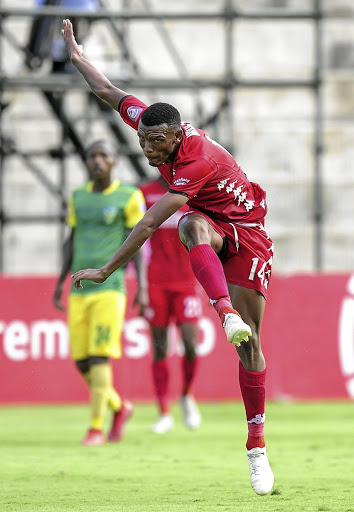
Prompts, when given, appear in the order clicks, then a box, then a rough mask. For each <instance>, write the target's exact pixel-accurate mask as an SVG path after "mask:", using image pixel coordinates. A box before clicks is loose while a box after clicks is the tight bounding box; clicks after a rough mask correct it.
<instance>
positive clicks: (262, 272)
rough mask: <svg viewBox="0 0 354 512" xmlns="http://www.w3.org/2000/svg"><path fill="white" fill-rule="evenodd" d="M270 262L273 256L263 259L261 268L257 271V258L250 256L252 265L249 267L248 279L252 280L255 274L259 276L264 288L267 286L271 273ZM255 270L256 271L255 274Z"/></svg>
mask: <svg viewBox="0 0 354 512" xmlns="http://www.w3.org/2000/svg"><path fill="white" fill-rule="evenodd" d="M272 262H273V258H272V256H271V257H270V258H269V260H268V261H265V262H264V263H263V264H262V265H261V268H260V269H259V270H258V272H257V267H258V266H259V265H258V264H259V258H252V267H251V270H250V274H249V276H248V279H249V280H250V281H254V278H255V276H256V275H257V276H258V277H259V279H260V281H261V283H262V285H263V286H264V287H265V288H268V284H269V280H270V275H271V272H272V270H271V266H272ZM261 263H262V262H261ZM256 272H257V274H256Z"/></svg>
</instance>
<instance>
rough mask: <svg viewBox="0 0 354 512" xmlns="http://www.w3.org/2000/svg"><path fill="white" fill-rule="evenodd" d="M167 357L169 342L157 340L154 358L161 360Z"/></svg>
mask: <svg viewBox="0 0 354 512" xmlns="http://www.w3.org/2000/svg"><path fill="white" fill-rule="evenodd" d="M166 357H167V343H164V342H159V341H155V343H154V360H155V361H161V360H162V359H166Z"/></svg>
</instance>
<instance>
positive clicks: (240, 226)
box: [180, 210, 274, 299]
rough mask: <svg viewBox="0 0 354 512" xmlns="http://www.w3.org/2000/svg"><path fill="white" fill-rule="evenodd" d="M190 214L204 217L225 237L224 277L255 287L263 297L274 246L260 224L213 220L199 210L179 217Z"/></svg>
mask: <svg viewBox="0 0 354 512" xmlns="http://www.w3.org/2000/svg"><path fill="white" fill-rule="evenodd" d="M191 214H196V215H202V216H203V217H205V219H206V220H207V221H208V223H209V224H210V225H211V226H212V228H213V229H214V230H215V231H216V232H217V233H219V235H220V236H221V237H222V238H223V239H224V240H226V246H225V250H224V251H222V254H221V255H220V260H221V263H222V266H223V269H224V273H225V277H226V281H227V282H228V283H231V284H236V285H239V286H243V287H245V288H253V289H254V290H258V291H259V292H261V294H262V295H263V296H264V298H265V299H266V298H267V288H268V284H269V281H270V276H271V271H272V261H273V250H274V246H273V241H272V239H271V238H270V237H269V236H268V235H267V233H266V231H265V229H264V226H263V224H262V223H261V222H250V223H247V222H232V223H231V222H225V221H222V220H214V219H211V218H210V217H208V215H205V214H204V213H202V212H200V211H198V210H189V211H188V212H186V213H184V214H183V216H182V217H181V219H183V217H184V216H186V215H191ZM181 219H180V221H181Z"/></svg>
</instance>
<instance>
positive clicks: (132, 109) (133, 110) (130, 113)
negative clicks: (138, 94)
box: [127, 106, 143, 121]
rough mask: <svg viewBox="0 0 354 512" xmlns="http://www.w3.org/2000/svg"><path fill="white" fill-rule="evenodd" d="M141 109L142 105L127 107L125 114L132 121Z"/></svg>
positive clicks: (136, 117)
mask: <svg viewBox="0 0 354 512" xmlns="http://www.w3.org/2000/svg"><path fill="white" fill-rule="evenodd" d="M142 110H143V108H142V107H133V106H131V107H128V108H127V114H128V116H129V117H130V119H131V120H132V121H136V120H137V119H138V117H139V115H140V113H141V112H142Z"/></svg>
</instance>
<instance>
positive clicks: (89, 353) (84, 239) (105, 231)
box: [54, 141, 148, 446]
mask: <svg viewBox="0 0 354 512" xmlns="http://www.w3.org/2000/svg"><path fill="white" fill-rule="evenodd" d="M86 164H87V167H88V170H89V172H90V175H91V181H89V182H88V183H85V184H84V185H82V186H80V187H78V188H76V189H75V190H74V191H73V193H72V194H71V197H70V199H69V214H68V217H67V223H68V225H69V227H70V228H71V233H70V235H69V237H68V239H67V240H66V242H65V244H64V258H63V265H62V270H61V273H60V276H59V278H58V282H57V286H56V289H55V293H54V304H55V306H56V307H57V308H58V309H60V310H64V307H63V304H62V300H61V297H62V290H63V282H64V280H65V278H66V276H67V274H68V273H69V271H71V272H76V271H77V270H79V269H81V268H84V267H97V266H101V265H103V264H104V262H105V261H106V260H107V259H110V258H111V257H112V256H113V254H114V253H115V251H116V248H117V246H120V245H121V244H122V243H123V241H124V240H125V238H126V236H127V233H129V230H131V229H132V228H133V227H134V226H135V224H137V222H139V220H140V219H141V218H142V217H143V216H144V213H145V209H146V208H145V200H144V197H143V194H142V192H141V191H140V190H139V189H138V188H136V187H133V186H130V185H123V184H122V183H120V182H119V181H118V180H112V178H111V172H112V169H113V167H114V165H115V164H116V155H115V151H114V149H113V148H112V147H111V145H110V144H109V143H108V142H106V141H96V142H94V143H92V144H90V146H89V147H88V148H87V150H86ZM134 263H135V268H136V273H137V278H138V292H137V294H138V296H137V297H136V302H137V303H138V301H141V300H142V303H143V308H142V309H144V307H145V306H146V305H147V302H148V298H147V289H146V277H145V268H144V263H143V258H142V256H141V254H140V252H138V253H137V254H136V256H135V260H134ZM125 308H126V295H125V288H124V269H123V270H122V269H121V270H120V271H118V272H115V273H114V274H112V276H111V277H110V278H109V279H107V281H106V282H105V283H104V284H103V285H97V284H96V283H93V282H89V281H88V282H87V283H85V286H84V287H83V289H80V290H78V289H76V288H75V287H72V288H71V291H70V295H69V301H68V324H69V334H70V346H71V355H72V358H73V360H74V361H75V363H76V367H77V369H78V370H79V372H80V373H81V375H82V376H83V378H84V379H85V381H86V382H87V384H88V386H89V387H90V391H91V425H90V428H89V430H88V432H87V434H86V436H85V438H84V439H83V441H82V443H83V444H84V445H89V446H92V445H94V446H96V445H102V444H104V443H105V436H104V434H103V421H104V417H105V412H106V409H107V406H108V407H110V408H111V409H112V411H113V420H112V426H111V430H110V432H109V434H108V437H107V441H108V442H116V441H119V440H120V439H121V438H122V436H123V427H124V424H125V422H126V421H127V420H128V419H129V417H130V416H131V414H132V412H133V406H132V404H131V403H130V402H128V401H122V399H121V398H120V396H119V394H118V393H117V391H116V390H115V389H114V387H113V377H112V368H111V364H110V358H120V357H121V355H122V350H121V344H120V337H121V333H122V329H123V322H124V317H125ZM140 312H141V313H142V312H143V311H142V310H141V311H140Z"/></svg>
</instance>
